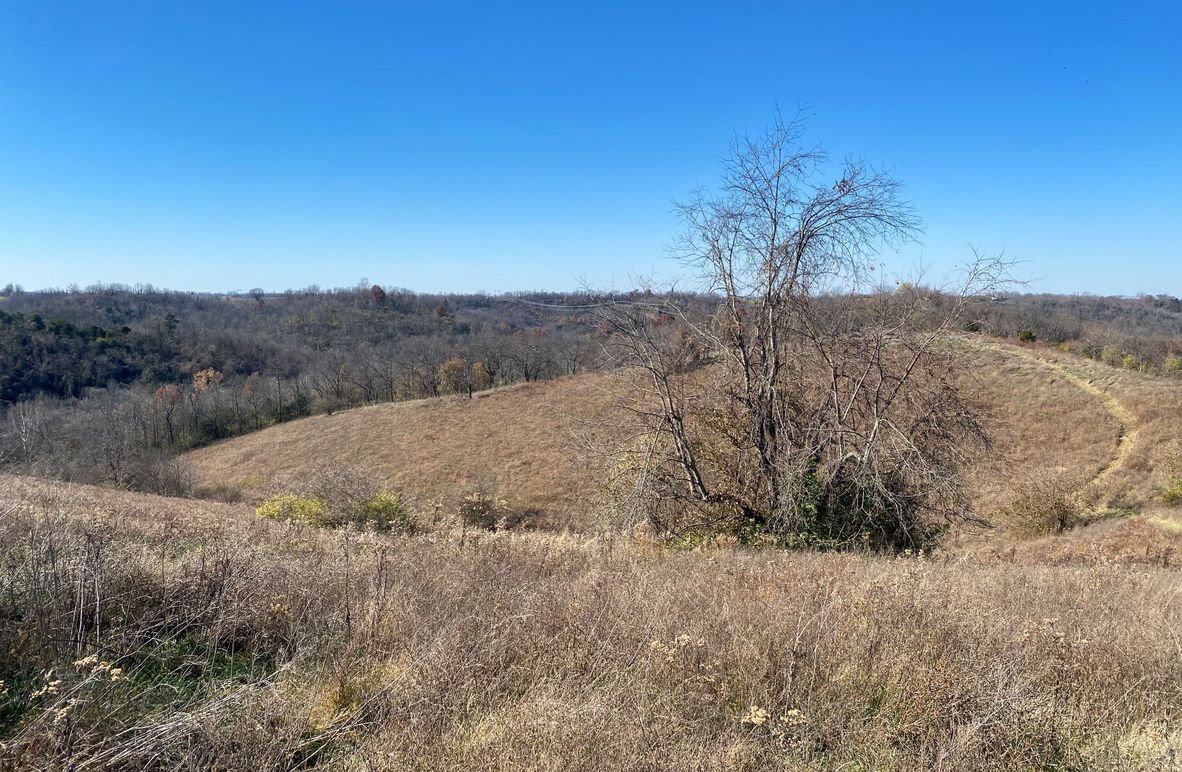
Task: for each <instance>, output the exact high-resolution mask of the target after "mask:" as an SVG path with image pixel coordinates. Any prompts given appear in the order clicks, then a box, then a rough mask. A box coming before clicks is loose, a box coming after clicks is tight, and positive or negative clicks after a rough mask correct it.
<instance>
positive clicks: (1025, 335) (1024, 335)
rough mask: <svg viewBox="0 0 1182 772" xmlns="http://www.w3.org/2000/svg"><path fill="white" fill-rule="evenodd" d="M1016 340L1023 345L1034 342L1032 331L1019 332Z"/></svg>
mask: <svg viewBox="0 0 1182 772" xmlns="http://www.w3.org/2000/svg"><path fill="white" fill-rule="evenodd" d="M1018 340H1020V341H1022V342H1023V343H1033V342H1034V340H1035V337H1034V331H1033V330H1019V331H1018Z"/></svg>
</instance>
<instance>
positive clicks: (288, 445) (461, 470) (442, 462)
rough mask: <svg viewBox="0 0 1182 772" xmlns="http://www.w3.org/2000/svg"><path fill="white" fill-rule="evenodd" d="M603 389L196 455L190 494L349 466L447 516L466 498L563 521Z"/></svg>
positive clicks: (354, 419)
mask: <svg viewBox="0 0 1182 772" xmlns="http://www.w3.org/2000/svg"><path fill="white" fill-rule="evenodd" d="M612 404H613V397H612V393H611V384H610V382H609V379H608V378H607V377H605V376H603V375H599V374H589V375H583V376H577V377H567V378H560V379H557V380H553V381H544V382H534V383H528V384H521V385H517V386H510V387H506V388H501V389H494V390H491V391H485V392H479V393H477V394H475V395H474V397H473V398H472V399H468V398H467V397H460V396H454V397H445V398H440V399H425V400H417V401H413V402H401V403H388V404H381V405H373V406H371V407H363V408H357V409H353V410H347V411H344V412H341V413H335V414H333V415H323V416H313V417H311V418H305V419H302V420H299V421H291V422H289V423H285V424H280V425H278V426H274V427H271V428H269V429H265V430H263V431H260V432H255V433H253V434H250V435H247V436H245V437H239V438H236V439H234V440H230V441H227V442H222V443H218V444H216V445H213V446H210V447H207V448H202V449H200V450H197V451H194V452H192V453H189V454H187V455H186V456H185V457H184V459H185V460H186V461H187V462H188V463H190V464H191V465H192V468H193V470H194V472H195V474H196V475H197V480H196V482H197V485H198V488H199V489H201V488H206V489H209V488H216V487H225V488H229V489H231V490H233V491H240V492H242V493H243V494H245V495H247V496H257V495H259V494H261V493H263V492H265V491H270V490H274V489H283V488H285V487H288V486H290V485H291V484H292V483H293V482H295V481H298V480H300V479H306V478H307V477H309V476H310V475H313V474H315V473H316V472H317V471H318V470H319V469H322V468H323V467H324V466H325V465H326V464H331V463H342V462H344V463H347V464H355V465H358V466H362V467H364V468H365V469H366V470H367V471H370V472H372V473H373V474H374V475H377V476H380V477H383V478H385V479H387V480H389V481H390V482H392V483H393V484H395V485H397V486H399V487H404V488H407V489H409V490H411V491H413V492H414V493H416V494H417V495H418V496H419V497H420V498H421V499H423V500H424V501H423V502H422V503H423V504H427V505H429V504H430V502H432V501H439V502H443V503H446V504H449V505H454V504H455V502H456V501H458V500H459V499H461V498H463V497H464V496H467V495H469V494H473V493H485V494H487V495H490V496H495V497H497V498H504V499H507V500H510V501H511V502H512V503H513V504H515V505H518V506H524V507H535V508H538V509H542V510H545V511H547V512H549V513H551V514H552V515H555V516H558V517H559V518H567V517H569V516H571V515H573V514H576V513H578V512H579V511H580V510H583V509H585V508H586V507H587V505H588V501H587V495H586V494H587V493H588V492H589V491H591V490H592V489H593V487H594V482H595V480H594V477H593V475H592V474H591V473H590V468H589V467H588V466H587V465H586V464H584V463H580V457H579V454H578V452H577V451H576V447H575V446H576V445H577V442H576V438H575V435H574V434H573V433H572V430H573V429H574V428H575V427H574V426H573V425H572V419H574V420H577V419H580V418H592V417H594V416H596V415H601V414H604V413H605V412H606V411H608V410H609V409H610V408H611V405H612Z"/></svg>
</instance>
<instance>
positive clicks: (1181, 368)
mask: <svg viewBox="0 0 1182 772" xmlns="http://www.w3.org/2000/svg"><path fill="white" fill-rule="evenodd" d="M1162 369H1163V370H1165V371H1166V375H1182V355H1179V354H1170V355H1169V356H1168V357H1166V361H1165V364H1164V365H1163V366H1162Z"/></svg>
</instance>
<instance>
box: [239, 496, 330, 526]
mask: <svg viewBox="0 0 1182 772" xmlns="http://www.w3.org/2000/svg"><path fill="white" fill-rule="evenodd" d="M255 514H256V515H258V516H259V517H265V518H267V519H268V520H281V521H290V522H293V523H300V524H302V525H316V526H326V525H329V524H330V522H329V519H328V514H327V510H326V509H325V506H324V502H323V501H321V500H320V499H318V498H316V497H315V496H306V497H301V496H294V495H292V494H290V493H280V494H277V495H275V496H271V497H270V498H268V499H266V500H265V501H263V503H261V504H259V505H258V507H256V508H255Z"/></svg>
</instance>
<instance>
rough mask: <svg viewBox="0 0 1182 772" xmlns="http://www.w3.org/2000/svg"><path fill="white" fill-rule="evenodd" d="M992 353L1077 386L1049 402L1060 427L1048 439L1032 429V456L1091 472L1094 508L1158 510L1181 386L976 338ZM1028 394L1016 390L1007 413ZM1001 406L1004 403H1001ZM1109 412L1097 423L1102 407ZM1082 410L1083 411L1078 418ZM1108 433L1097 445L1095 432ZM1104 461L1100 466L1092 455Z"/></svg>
mask: <svg viewBox="0 0 1182 772" xmlns="http://www.w3.org/2000/svg"><path fill="white" fill-rule="evenodd" d="M974 344H975V345H976V346H978V347H981V348H983V349H984V351H985V352H986V353H988V355H989V356H992V357H1001V358H1005V359H1008V360H1009V361H1011V362H1014V363H1015V365H1014V366H1015V367H1016V368H1020V367H1021V366H1022V365H1021V364H1018V363H1021V362H1024V363H1025V366H1026V367H1027V368H1030V369H1034V370H1037V371H1039V372H1041V373H1043V374H1044V377H1045V378H1048V379H1053V380H1055V381H1057V382H1060V383H1066V384H1067V385H1068V386H1071V387H1074V388H1075V389H1076V395H1075V397H1074V398H1073V399H1067V400H1064V401H1062V402H1059V403H1058V406H1057V407H1056V405H1055V404H1053V403H1051V404H1044V406H1043V408H1042V409H1041V410H1040V413H1041V414H1042V419H1041V421H1040V423H1043V422H1045V423H1043V426H1045V427H1048V428H1049V427H1059V431H1058V432H1057V433H1052V434H1049V435H1047V436H1045V437H1043V438H1041V440H1040V438H1039V437H1037V436H1035V435H1034V434H1033V432H1031V431H1030V430H1029V429H1027V430H1026V431H1027V437H1026V438H1025V439H1024V440H1022V441H1021V444H1024V445H1026V446H1027V447H1028V448H1029V449H1030V450H1031V451H1032V452H1038V453H1042V454H1044V456H1045V457H1047V458H1049V459H1053V460H1054V462H1055V463H1056V464H1058V465H1059V467H1060V468H1061V469H1063V470H1065V471H1070V472H1075V473H1081V472H1082V473H1086V475H1087V477H1088V478H1089V479H1091V480H1092V481H1093V482H1092V483H1091V484H1090V486H1089V490H1087V491H1086V492H1085V493H1086V494H1087V496H1088V497H1089V499H1090V501H1089V504H1090V506H1091V507H1092V508H1093V509H1097V510H1100V511H1104V510H1133V509H1137V510H1140V509H1147V508H1153V507H1155V506H1159V505H1160V504H1161V503H1162V502H1163V499H1162V494H1163V491H1164V490H1165V487H1166V484H1167V483H1168V477H1169V471H1170V469H1169V467H1170V464H1169V460H1170V452H1171V448H1172V447H1173V446H1174V445H1173V444H1174V443H1176V442H1177V438H1178V437H1179V433H1180V431H1182V430H1180V427H1182V383H1180V382H1179V381H1178V380H1177V379H1174V378H1164V377H1156V376H1152V375H1146V374H1143V373H1138V372H1133V371H1128V370H1121V369H1119V368H1115V367H1111V366H1108V365H1105V364H1102V363H1099V362H1095V361H1093V360H1090V359H1084V358H1081V357H1076V356H1072V355H1070V354H1067V353H1064V352H1062V351H1059V350H1057V349H1054V348H1049V347H1046V346H1021V347H1020V346H1013V345H1009V344H1004V343H999V342H996V341H984V340H982V339H974ZM1023 399H1024V396H1023V395H1022V394H1020V393H1017V392H1016V393H1014V395H1013V396H1012V398H1011V400H1010V401H1009V403H1008V405H1006V406H1005V409H1006V410H1007V411H1008V412H1009V413H1010V414H1011V415H1016V414H1017V412H1018V407H1019V406H1020V404H1021V402H1022V401H1023ZM999 404H1001V403H999ZM1097 406H1099V408H1101V409H1103V410H1104V411H1105V413H1106V414H1107V416H1106V418H1104V419H1103V420H1102V421H1098V420H1097V419H1096V412H1095V411H1096V407H1097ZM1077 411H1078V414H1076V413H1077ZM1100 425H1103V426H1104V428H1103V430H1102V432H1103V433H1104V434H1108V435H1110V437H1111V439H1110V440H1109V441H1108V442H1096V441H1094V439H1093V438H1094V437H1095V435H1096V432H1097V431H1098V429H1097V427H1098V426H1100ZM1097 448H1104V449H1105V452H1106V454H1107V455H1106V456H1104V460H1103V462H1102V463H1100V464H1099V466H1097V464H1096V458H1095V455H1094V451H1095V450H1096V449H1097Z"/></svg>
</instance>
